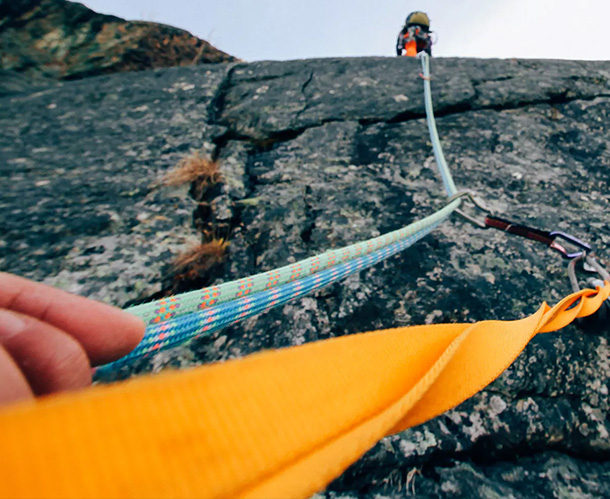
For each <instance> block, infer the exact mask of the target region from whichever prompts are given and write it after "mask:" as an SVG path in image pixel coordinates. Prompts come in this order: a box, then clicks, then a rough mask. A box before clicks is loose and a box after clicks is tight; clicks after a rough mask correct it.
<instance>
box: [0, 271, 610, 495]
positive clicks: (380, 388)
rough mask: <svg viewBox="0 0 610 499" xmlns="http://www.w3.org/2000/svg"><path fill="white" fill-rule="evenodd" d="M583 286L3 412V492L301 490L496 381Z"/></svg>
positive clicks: (585, 306) (561, 319)
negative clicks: (552, 297)
mask: <svg viewBox="0 0 610 499" xmlns="http://www.w3.org/2000/svg"><path fill="white" fill-rule="evenodd" d="M609 295H610V284H608V283H606V285H605V287H604V288H601V289H598V290H597V291H593V290H583V291H581V292H579V293H575V294H573V295H570V296H568V297H567V298H565V299H564V300H562V301H561V302H560V303H559V304H557V305H556V306H555V307H553V308H550V307H548V306H547V305H546V304H543V305H542V307H541V308H540V309H539V310H538V311H537V312H536V313H535V314H533V315H531V316H529V317H526V318H524V319H521V320H517V321H511V322H502V321H485V322H479V323H476V324H444V325H431V326H415V327H405V328H398V329H390V330H386V331H376V332H370V333H363V334H357V335H351V336H343V337H340V338H334V339H330V340H326V341H320V342H316V343H310V344H307V345H303V346H299V347H293V348H286V349H283V350H277V351H269V352H263V353H260V354H256V355H252V356H250V357H246V358H244V359H241V360H236V361H231V362H226V363H222V364H215V365H210V366H203V367H200V368H196V369H192V370H186V371H182V372H172V373H165V374H161V375H157V376H148V377H142V378H139V379H134V380H130V381H127V382H123V383H117V384H114V385H108V386H96V387H94V388H91V389H89V390H84V391H82V392H79V393H70V394H63V395H58V396H52V397H47V398H45V399H40V400H38V401H35V402H27V403H20V404H15V405H13V406H9V407H7V408H4V409H3V410H1V411H0V438H1V441H2V450H3V452H2V453H1V454H0V496H3V497H309V496H310V495H312V494H313V493H315V492H316V491H318V490H320V489H322V488H324V487H325V486H326V485H327V484H328V483H329V482H330V481H331V480H333V479H334V478H335V477H337V476H338V475H339V474H340V473H341V472H343V470H345V469H346V468H347V467H348V466H349V465H350V464H351V463H353V462H354V461H355V460H356V459H358V458H359V457H360V456H361V455H362V454H363V453H364V452H365V451H366V450H368V449H369V448H370V447H371V446H372V445H374V444H375V442H377V441H378V440H379V439H381V438H382V437H384V436H386V435H388V434H391V433H394V432H398V431H401V430H404V429H406V428H409V427H411V426H414V425H417V424H420V423H422V422H424V421H426V420H428V419H430V418H433V417H435V416H437V415H439V414H441V413H442V412H444V411H446V410H448V409H450V408H451V407H454V406H456V405H457V404H459V403H460V402H462V401H464V400H465V399H467V398H468V397H470V396H472V395H473V394H474V393H476V392H477V391H479V390H480V389H482V388H483V387H484V386H486V385H487V384H488V383H490V382H491V381H492V380H494V379H495V378H496V377H497V376H498V375H499V374H500V373H501V372H502V371H503V370H504V369H506V367H508V366H509V365H510V364H511V363H512V362H513V360H514V359H515V358H516V357H517V355H519V353H520V352H521V350H522V349H523V348H524V347H525V345H526V344H527V343H528V341H529V340H530V339H531V338H532V337H533V336H534V335H535V334H537V333H540V332H548V331H553V330H556V329H559V328H561V327H563V326H564V325H566V324H568V323H569V322H570V321H572V320H573V319H574V318H575V317H582V316H585V315H588V314H591V313H593V312H594V311H595V310H597V308H599V306H601V304H602V303H603V301H604V300H605V299H606V298H608V296H609Z"/></svg>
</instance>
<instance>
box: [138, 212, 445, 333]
mask: <svg viewBox="0 0 610 499" xmlns="http://www.w3.org/2000/svg"><path fill="white" fill-rule="evenodd" d="M454 209H455V208H450V205H448V206H446V207H445V208H443V209H441V210H439V211H438V212H436V213H434V214H433V215H430V216H429V217H427V218H425V219H423V220H421V221H419V222H415V223H413V224H411V225H408V226H407V227H403V228H402V229H398V230H395V231H393V232H389V233H387V234H384V235H381V236H378V237H375V238H373V239H369V240H367V241H362V242H359V243H356V244H352V245H350V246H346V247H344V248H339V249H336V250H330V251H327V252H325V253H322V254H320V255H316V256H312V257H310V258H307V259H305V260H301V261H299V262H296V263H293V264H291V265H286V266H285V267H281V268H279V269H274V270H270V271H268V272H264V273H261V274H257V275H254V276H251V277H245V278H243V279H238V280H236V281H231V282H227V283H224V284H220V285H218V286H210V287H207V288H204V289H201V290H197V291H189V292H188V293H182V294H180V295H176V296H172V297H170V298H164V299H162V300H157V301H154V302H151V303H145V304H142V305H136V306H134V307H130V308H128V309H127V311H128V312H130V313H132V314H134V315H137V316H138V317H140V318H141V319H142V320H144V322H145V323H146V324H150V325H155V324H161V323H163V322H165V321H168V320H173V319H176V318H178V317H180V316H182V315H188V314H191V313H193V312H197V311H199V310H203V309H206V308H209V307H212V306H216V305H219V304H221V303H225V302H229V301H232V300H237V299H239V298H243V297H245V296H248V295H252V294H254V293H258V292H260V291H267V290H270V289H274V288H276V287H278V286H282V285H284V284H287V283H289V282H293V281H296V280H298V279H302V278H303V277H307V276H310V275H312V274H315V273H316V272H320V271H323V270H325V269H327V268H331V267H333V266H334V265H337V264H339V263H344V262H347V261H349V260H352V259H354V258H358V257H360V256H363V255H368V254H370V253H372V252H374V251H376V250H379V249H381V248H384V247H386V246H388V245H389V244H392V243H394V242H396V241H399V240H401V239H407V238H409V237H411V236H412V235H413V234H414V233H415V232H417V231H418V230H420V229H421V228H422V227H423V226H425V225H426V224H429V223H434V221H435V220H440V219H444V218H446V214H447V213H448V212H451V211H453V210H454Z"/></svg>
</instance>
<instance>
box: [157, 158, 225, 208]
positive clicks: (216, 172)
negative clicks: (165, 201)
mask: <svg viewBox="0 0 610 499" xmlns="http://www.w3.org/2000/svg"><path fill="white" fill-rule="evenodd" d="M220 181H221V175H220V168H219V164H218V162H217V161H212V160H210V159H207V158H204V157H203V156H201V155H200V154H199V152H195V153H193V154H191V155H190V156H187V157H185V158H183V159H182V160H180V162H179V163H178V164H177V165H176V166H175V168H173V169H172V170H170V171H168V172H167V173H166V174H165V176H164V177H163V178H162V179H161V181H160V184H161V185H165V186H178V185H183V184H187V183H191V184H192V189H193V193H194V194H195V195H196V196H195V197H196V198H199V197H200V196H201V195H202V194H203V193H204V192H205V191H206V190H207V189H209V188H210V187H213V186H214V185H216V184H217V183H218V182H220Z"/></svg>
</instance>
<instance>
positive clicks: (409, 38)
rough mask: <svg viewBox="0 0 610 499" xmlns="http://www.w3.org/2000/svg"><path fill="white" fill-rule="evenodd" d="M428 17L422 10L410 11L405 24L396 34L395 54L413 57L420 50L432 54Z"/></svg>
mask: <svg viewBox="0 0 610 499" xmlns="http://www.w3.org/2000/svg"><path fill="white" fill-rule="evenodd" d="M430 33H431V31H430V19H429V18H428V15H427V14H426V13H424V12H418V11H416V12H411V13H410V14H409V15H408V16H407V19H406V21H405V25H404V27H403V28H402V30H401V31H400V33H399V34H398V40H397V41H396V55H397V56H402V55H406V56H410V57H415V56H416V55H417V54H419V53H420V52H422V51H425V52H427V53H428V55H432V39H431V38H430Z"/></svg>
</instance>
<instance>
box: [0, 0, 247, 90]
mask: <svg viewBox="0 0 610 499" xmlns="http://www.w3.org/2000/svg"><path fill="white" fill-rule="evenodd" d="M235 60H236V59H235V58H234V57H231V56H230V55H228V54H225V53H224V52H222V51H220V50H218V49H216V48H215V47H213V46H212V45H210V44H209V43H208V42H206V41H205V40H201V39H199V38H197V37H195V36H193V35H191V34H190V33H188V32H186V31H184V30H181V29H177V28H173V27H171V26H165V25H162V24H157V23H149V22H128V21H124V20H123V19H119V18H118V17H114V16H107V15H102V14H98V13H96V12H94V11H92V10H90V9H88V8H87V7H85V6H84V5H81V4H79V3H73V2H68V1H66V0H19V1H15V0H0V67H1V68H2V69H5V70H10V71H14V72H18V73H24V74H27V75H28V76H30V77H32V78H34V79H40V78H59V79H72V80H73V79H79V78H83V77H86V76H94V75H102V74H109V73H117V72H123V71H136V70H143V69H154V68H162V67H171V66H190V65H194V64H203V63H221V62H232V61H235Z"/></svg>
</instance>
